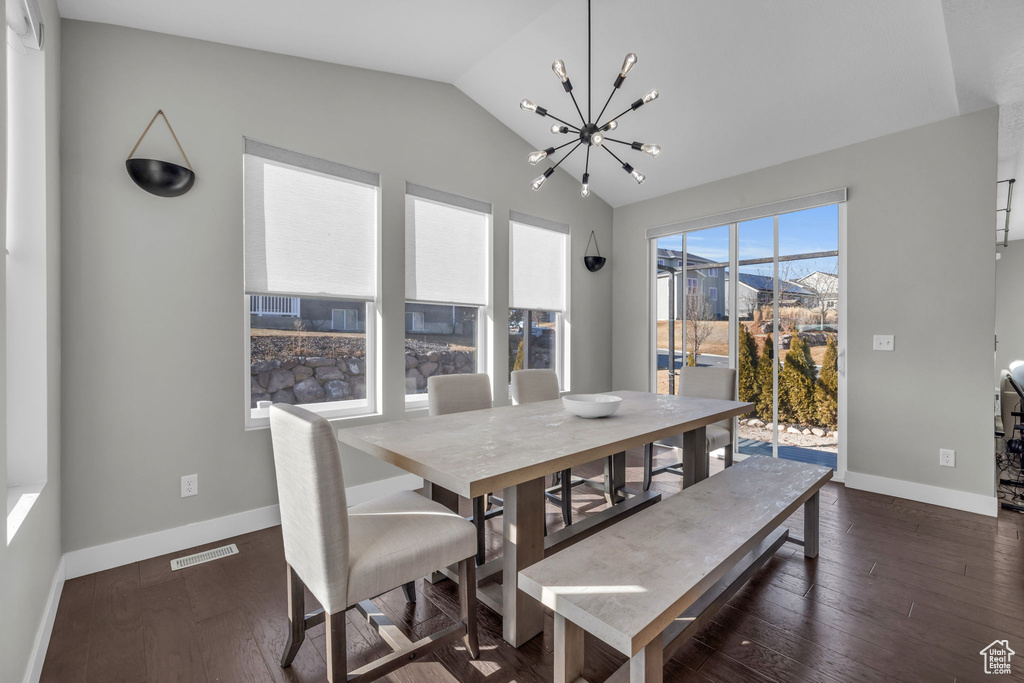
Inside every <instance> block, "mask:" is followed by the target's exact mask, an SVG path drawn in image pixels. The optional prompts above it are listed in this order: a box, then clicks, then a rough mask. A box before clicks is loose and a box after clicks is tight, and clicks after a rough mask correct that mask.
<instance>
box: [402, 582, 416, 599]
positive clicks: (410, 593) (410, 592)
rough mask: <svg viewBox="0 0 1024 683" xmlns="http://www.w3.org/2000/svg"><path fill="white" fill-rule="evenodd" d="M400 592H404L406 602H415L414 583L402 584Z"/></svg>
mask: <svg viewBox="0 0 1024 683" xmlns="http://www.w3.org/2000/svg"><path fill="white" fill-rule="evenodd" d="M402 590H403V591H405V601H406V602H416V582H415V581H410V582H409V583H405V584H402Z"/></svg>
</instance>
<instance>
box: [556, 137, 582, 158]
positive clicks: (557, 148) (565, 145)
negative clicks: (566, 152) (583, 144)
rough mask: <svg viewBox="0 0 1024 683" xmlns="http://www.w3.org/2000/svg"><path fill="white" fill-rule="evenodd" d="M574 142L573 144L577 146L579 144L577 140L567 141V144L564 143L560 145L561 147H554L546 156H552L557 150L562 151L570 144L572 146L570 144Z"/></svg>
mask: <svg viewBox="0 0 1024 683" xmlns="http://www.w3.org/2000/svg"><path fill="white" fill-rule="evenodd" d="M574 142H575V143H576V144H577V145H578V144H579V143H580V141H579V140H569V142H566V143H564V144H561V145H559V146H558V147H554V148H552V150H551V151H550V152H548V156H551V155H552V154H554V153H555V152H557V151H558V150H560V149H562V148H563V147H568V146H569V145H571V144H572V143H574Z"/></svg>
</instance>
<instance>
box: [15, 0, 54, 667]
mask: <svg viewBox="0 0 1024 683" xmlns="http://www.w3.org/2000/svg"><path fill="white" fill-rule="evenodd" d="M39 4H40V8H41V9H42V12H43V23H44V25H45V27H46V29H45V49H46V66H45V69H46V149H45V154H46V165H47V167H46V233H47V236H46V241H47V276H46V288H47V291H46V301H47V304H46V309H47V310H46V315H47V333H46V338H45V339H44V340H41V341H42V342H43V343H45V344H46V347H47V348H46V359H47V360H46V375H47V380H46V381H47V383H48V385H49V386H48V388H47V391H48V398H49V403H48V407H47V419H46V425H47V426H46V429H47V440H48V452H47V468H46V472H47V483H46V486H44V487H43V490H42V492H41V493H40V495H39V498H38V499H37V500H36V502H35V504H34V505H33V507H32V509H31V511H30V512H29V515H28V517H27V518H26V519H25V521H24V523H23V524H22V526H21V528H20V529H19V531H18V533H17V535H16V536H15V537H14V540H13V541H12V542H11V544H10V545H7V544H6V542H5V543H3V544H0V577H2V578H0V602H2V605H3V607H2V608H0V662H3V670H4V675H7V674H11V675H12V678H11V680H12V681H15V680H21V678H22V672H24V671H25V670H26V669H27V668H28V666H29V664H30V662H29V658H30V656H31V654H32V646H33V643H34V641H35V637H36V633H37V632H38V629H39V626H40V625H41V623H42V620H43V616H44V614H45V611H46V609H45V608H46V601H47V597H48V596H49V592H50V586H51V584H52V582H53V577H54V572H55V571H56V569H57V566H58V564H59V562H60V554H61V529H60V516H61V450H60V436H61V434H60V388H61V384H60V360H61V358H60V351H61V343H60V342H61V340H60V328H61V319H60V237H61V236H60V210H61V207H60V169H59V165H60V144H59V139H60V95H61V93H60V52H61V22H60V17H59V15H58V14H57V4H56V1H55V0H40V3H39ZM5 59H6V50H3V49H0V79H3V78H5V76H6V73H7V69H6V63H5ZM0 82H2V80H0ZM2 92H4V93H6V88H3V89H2ZM2 97H3V95H0V98H2ZM0 102H3V99H0ZM5 116H6V107H5V106H0V122H3V130H6V122H5V119H4V117H5ZM2 138H3V136H0V139H2ZM0 149H4V142H2V141H0ZM5 169H6V164H5V163H3V164H0V179H2V178H3V174H4V172H5ZM5 190H6V183H3V182H0V197H2V196H4V195H5V194H6V192H5ZM0 208H2V203H0ZM3 218H4V214H3V211H0V221H2V220H3ZM5 232H6V231H5ZM2 268H4V266H0V269H2ZM5 289H6V274H5V273H4V272H3V271H2V270H0V311H2V308H3V306H4V301H5V298H6V292H5ZM5 320H6V315H0V345H2V344H3V341H2V340H3V339H6V330H5V329H4V328H3V327H2V326H3V325H4V321H5ZM0 349H2V346H0ZM5 380H6V378H5V367H4V363H0V432H3V433H6V429H5V428H4V426H3V422H2V421H3V420H4V419H5V418H6V415H7V410H6V404H5V401H4V396H5V395H4V391H5V388H6V381H5ZM0 462H2V463H3V464H4V467H3V468H2V469H0V471H2V472H3V477H2V478H0V485H2V486H3V488H4V489H6V487H7V476H6V462H7V453H6V439H3V438H0ZM4 680H6V679H4Z"/></svg>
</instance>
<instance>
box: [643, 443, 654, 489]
mask: <svg viewBox="0 0 1024 683" xmlns="http://www.w3.org/2000/svg"><path fill="white" fill-rule="evenodd" d="M653 470H654V444H653V443H645V444H644V491H649V490H650V489H651V474H652V471H653Z"/></svg>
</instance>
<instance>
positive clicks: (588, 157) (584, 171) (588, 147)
mask: <svg viewBox="0 0 1024 683" xmlns="http://www.w3.org/2000/svg"><path fill="white" fill-rule="evenodd" d="M583 175H590V145H587V163H586V165H585V166H584V167H583Z"/></svg>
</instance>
